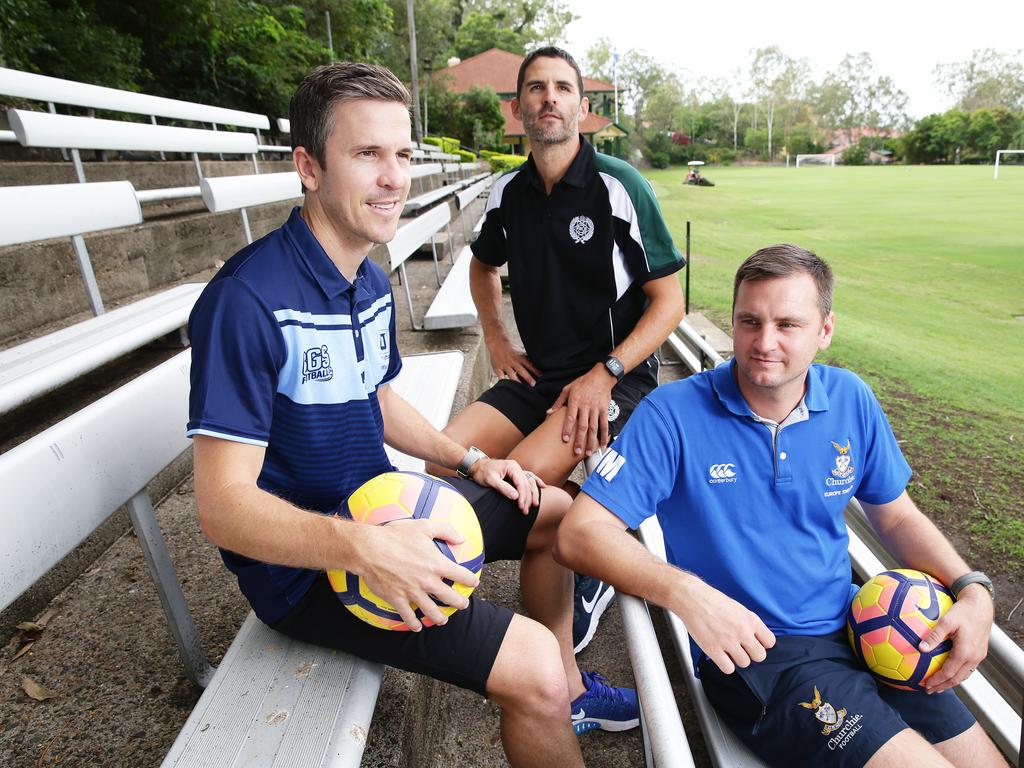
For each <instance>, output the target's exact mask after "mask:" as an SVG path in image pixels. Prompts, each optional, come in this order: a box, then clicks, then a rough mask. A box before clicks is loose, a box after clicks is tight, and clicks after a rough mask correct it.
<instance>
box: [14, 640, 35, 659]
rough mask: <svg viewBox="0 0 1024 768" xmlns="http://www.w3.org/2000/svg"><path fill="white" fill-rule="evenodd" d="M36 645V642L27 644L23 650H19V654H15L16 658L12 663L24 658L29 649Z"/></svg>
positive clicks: (22, 647)
mask: <svg viewBox="0 0 1024 768" xmlns="http://www.w3.org/2000/svg"><path fill="white" fill-rule="evenodd" d="M35 644H36V642H35V640H33V641H32V642H30V643H25V644H24V645H23V646H21V648H19V649H18V652H17V653H16V654H14V656H13V657H12V658H11V661H16V660H17V659H20V658H21V657H22V656H24V655H25V654H26V653H28V649H29V648H31V647H32V646H33V645H35Z"/></svg>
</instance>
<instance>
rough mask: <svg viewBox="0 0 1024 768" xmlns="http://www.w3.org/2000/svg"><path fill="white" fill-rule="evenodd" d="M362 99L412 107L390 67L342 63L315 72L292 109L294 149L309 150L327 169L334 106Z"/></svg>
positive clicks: (307, 78) (301, 87)
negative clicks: (392, 102) (328, 143)
mask: <svg viewBox="0 0 1024 768" xmlns="http://www.w3.org/2000/svg"><path fill="white" fill-rule="evenodd" d="M359 99H376V100H377V101H394V102H397V103H399V104H402V105H403V106H405V107H406V108H408V107H409V91H408V90H406V87H405V86H404V85H402V81H401V80H399V79H398V78H397V77H395V75H394V73H393V72H392V71H391V70H390V69H388V68H387V67H382V66H379V65H378V64H364V63H361V62H352V61H339V62H335V63H334V64H325V65H323V66H321V67H317V68H316V69H314V70H313V71H312V72H310V73H309V74H308V75H306V76H305V77H304V78H303V79H302V82H301V83H299V87H298V88H296V89H295V94H294V95H293V96H292V101H291V104H290V105H289V108H288V119H289V121H290V122H291V134H292V149H295V148H296V147H305V148H306V151H307V152H309V154H311V155H312V156H313V157H315V158H316V160H317V162H318V163H320V167H321V168H323V167H324V160H325V155H324V150H325V147H326V146H327V139H328V138H329V137H330V135H331V132H332V131H333V130H334V119H333V118H334V105H335V104H343V103H344V102H346V101H357V100H359Z"/></svg>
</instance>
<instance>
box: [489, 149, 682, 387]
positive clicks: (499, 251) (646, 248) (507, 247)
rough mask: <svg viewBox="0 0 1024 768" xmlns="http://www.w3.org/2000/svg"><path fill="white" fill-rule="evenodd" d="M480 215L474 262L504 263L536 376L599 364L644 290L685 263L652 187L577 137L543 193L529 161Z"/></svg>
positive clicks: (627, 325)
mask: <svg viewBox="0 0 1024 768" xmlns="http://www.w3.org/2000/svg"><path fill="white" fill-rule="evenodd" d="M485 216H486V218H485V219H484V223H483V226H482V227H481V229H480V236H479V237H478V238H477V239H476V240H475V241H474V242H473V245H472V248H473V255H474V256H475V257H476V258H478V259H480V261H482V262H483V263H485V264H488V265H490V266H492V267H500V266H502V265H503V264H505V263H507V264H508V280H509V289H510V293H511V297H512V310H513V312H514V313H515V318H516V327H517V328H518V329H519V335H520V337H521V338H522V340H523V346H524V347H525V349H526V353H527V355H528V356H529V358H530V360H531V361H532V362H533V363H534V364H535V365H537V366H538V367H539V368H540V370H541V371H542V372H544V373H557V372H562V371H578V370H579V369H582V368H589V367H590V366H593V365H594V364H595V363H597V362H600V361H603V360H604V359H605V357H606V356H607V355H608V354H610V353H611V351H612V349H614V348H615V346H616V345H618V344H619V343H620V342H621V341H622V340H623V339H625V338H626V337H627V336H628V335H629V334H630V333H632V332H633V328H634V327H636V324H637V322H638V321H639V320H640V317H641V315H643V312H644V310H645V309H646V308H647V294H645V293H644V291H643V286H644V283H646V282H648V281H649V280H654V279H656V278H659V277H664V276H665V275H670V274H672V273H674V272H677V271H678V270H679V269H681V268H682V266H683V257H682V255H681V254H680V253H679V250H678V249H677V248H676V247H675V245H674V244H673V242H672V236H671V235H670V234H669V231H668V227H666V226H665V221H664V219H663V218H662V215H661V209H660V208H659V207H658V201H657V199H656V198H655V197H654V191H653V190H652V189H651V185H650V184H649V183H648V182H647V180H646V179H645V178H644V177H643V176H641V175H640V174H639V173H638V172H637V170H636V169H635V168H633V167H632V166H631V165H629V164H628V163H625V162H623V161H622V160H618V159H617V158H614V157H610V156H608V155H604V154H601V153H599V152H595V151H594V148H593V147H592V146H591V145H590V144H588V143H587V142H586V141H585V140H584V139H583V138H582V137H580V149H579V152H577V153H576V157H575V158H574V159H573V161H572V164H571V165H570V166H569V169H568V170H567V171H566V172H565V175H564V176H563V177H562V179H561V180H560V181H559V182H558V183H557V184H555V185H554V187H553V188H552V189H551V194H550V195H548V194H547V192H546V191H545V189H544V182H543V180H542V179H541V178H540V174H539V173H538V172H537V167H536V165H535V164H534V162H533V155H531V156H530V157H529V158H527V161H526V163H524V164H523V165H522V166H521V167H520V168H519V169H517V170H514V171H510V172H508V173H507V174H505V175H504V176H502V177H501V178H499V179H498V180H497V181H496V182H495V183H494V186H493V187H492V189H491V193H490V196H489V197H488V198H487V209H486V213H485Z"/></svg>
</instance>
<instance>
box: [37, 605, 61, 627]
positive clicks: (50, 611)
mask: <svg viewBox="0 0 1024 768" xmlns="http://www.w3.org/2000/svg"><path fill="white" fill-rule="evenodd" d="M56 612H57V611H56V609H54V608H47V609H46V610H45V611H43V615H42V616H40V617H39V618H38V619H36V624H38V625H39V626H40V627H45V626H46V625H47V624H49V623H50V619H52V618H53V615H54V614H55V613H56Z"/></svg>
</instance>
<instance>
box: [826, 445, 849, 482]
mask: <svg viewBox="0 0 1024 768" xmlns="http://www.w3.org/2000/svg"><path fill="white" fill-rule="evenodd" d="M830 442H831V443H832V447H833V448H835V449H836V450H837V451H839V455H838V456H836V468H835V469H833V470H832V474H833V475H835V476H836V477H839V478H847V477H849V476H850V475H851V474H853V466H852V465H851V464H850V458H851V457H850V441H849V440H847V441H846V445H845V446H843V445H840V444H839V443H837V442H836V441H835V440H832V441H830Z"/></svg>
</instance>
